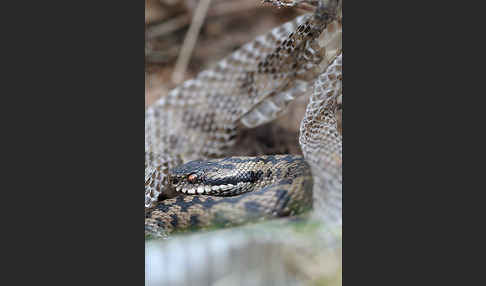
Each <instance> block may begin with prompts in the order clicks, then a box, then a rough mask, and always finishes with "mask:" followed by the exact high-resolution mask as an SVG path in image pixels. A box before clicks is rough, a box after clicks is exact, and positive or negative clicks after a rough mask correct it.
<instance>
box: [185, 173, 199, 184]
mask: <svg viewBox="0 0 486 286" xmlns="http://www.w3.org/2000/svg"><path fill="white" fill-rule="evenodd" d="M196 178H197V176H196V175H194V174H192V175H189V177H188V178H187V179H188V180H189V182H191V183H194V182H195V181H196Z"/></svg>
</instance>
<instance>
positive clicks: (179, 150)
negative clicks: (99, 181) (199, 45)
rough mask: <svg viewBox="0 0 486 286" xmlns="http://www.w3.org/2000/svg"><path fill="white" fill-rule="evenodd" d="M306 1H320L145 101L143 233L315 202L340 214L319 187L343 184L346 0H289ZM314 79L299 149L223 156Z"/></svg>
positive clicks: (243, 218) (297, 210) (277, 213)
mask: <svg viewBox="0 0 486 286" xmlns="http://www.w3.org/2000/svg"><path fill="white" fill-rule="evenodd" d="M277 2H279V3H282V1H277ZM300 2H309V3H310V4H311V5H314V6H315V11H314V13H308V14H304V15H302V16H299V17H297V18H296V19H295V20H293V21H291V22H288V23H286V24H284V25H282V26H280V27H277V28H275V29H273V30H271V31H270V32H268V33H267V34H264V35H262V36H260V37H257V38H256V39H255V40H254V41H252V42H250V43H248V44H246V45H244V46H243V47H241V48H240V49H239V50H237V51H236V52H234V53H233V54H231V55H229V56H228V57H226V58H224V59H223V60H221V61H220V62H218V63H217V65H216V66H215V67H214V68H212V69H209V70H205V71H203V72H201V73H199V74H198V75H197V76H196V77H195V78H194V79H191V80H188V81H185V82H184V83H183V84H181V85H180V86H178V87H176V88H175V89H173V90H172V91H171V92H169V94H168V95H167V96H165V97H162V98H160V99H159V100H158V101H157V102H155V103H154V104H153V105H151V106H150V107H149V108H148V109H147V110H146V112H145V236H146V238H147V237H148V238H152V237H153V238H160V237H167V236H168V235H169V234H170V233H172V232H175V231H185V230H197V229H201V228H213V227H228V226H235V225H240V224H244V223H248V222H251V221H259V220H265V219H270V218H277V217H289V216H295V215H299V214H302V213H306V212H307V211H309V210H310V209H312V208H314V209H317V211H314V213H315V214H316V213H317V215H318V216H325V217H329V218H332V217H333V219H334V220H335V221H336V220H337V221H338V223H339V220H340V215H339V210H338V211H337V212H338V213H337V214H336V213H334V214H333V213H330V212H329V211H328V210H329V209H333V208H329V204H333V203H334V204H337V205H339V203H340V202H339V196H338V199H337V200H334V201H333V198H323V196H322V191H320V190H321V189H326V188H328V189H329V188H330V189H332V190H335V189H339V188H340V182H341V164H342V163H341V159H340V155H341V138H340V134H339V133H338V132H337V129H336V120H335V111H336V108H337V105H338V104H337V97H338V96H339V94H340V93H341V83H340V82H341V81H342V75H341V70H342V69H341V63H342V48H341V33H342V32H341V31H342V15H341V14H340V13H341V12H340V11H341V10H340V5H341V3H342V1H335V0H334V1H332V0H331V1H326V0H322V1H295V3H293V4H296V3H297V4H298V3H300ZM291 4H292V3H290V4H289V3H288V2H285V5H291ZM312 86H313V87H314V95H316V94H321V95H324V97H325V98H324V99H323V98H320V99H317V98H315V99H312V98H311V100H310V103H309V105H308V107H307V111H306V116H305V118H304V119H303V120H302V122H301V136H300V138H299V142H300V145H301V148H302V153H303V156H299V155H291V154H286V155H275V154H274V155H260V156H256V157H248V156H236V157H226V156H227V155H228V154H231V150H232V149H233V148H234V147H235V145H237V143H238V140H240V139H241V134H242V130H245V129H249V128H254V127H256V126H260V125H262V124H264V123H267V122H271V121H272V120H274V119H275V118H277V117H279V116H280V115H281V114H283V113H284V112H285V111H286V109H287V107H288V105H289V104H290V103H291V102H292V101H293V100H294V99H295V98H296V97H298V96H301V95H302V94H303V93H304V92H305V91H306V90H309V89H310V88H311V87H312ZM318 89H320V92H318V91H317V90H318ZM326 90H327V91H326ZM321 97H322V96H321ZM317 101H319V103H318V104H317V103H316V102H317ZM323 143H325V144H323ZM316 189H317V190H319V192H318V194H317V195H316V194H315V193H316ZM313 190H314V191H313ZM328 193H331V194H332V193H335V192H328ZM316 197H317V198H316ZM322 204H326V206H322ZM334 209H339V206H338V207H337V208H334ZM323 213H325V214H324V215H323Z"/></svg>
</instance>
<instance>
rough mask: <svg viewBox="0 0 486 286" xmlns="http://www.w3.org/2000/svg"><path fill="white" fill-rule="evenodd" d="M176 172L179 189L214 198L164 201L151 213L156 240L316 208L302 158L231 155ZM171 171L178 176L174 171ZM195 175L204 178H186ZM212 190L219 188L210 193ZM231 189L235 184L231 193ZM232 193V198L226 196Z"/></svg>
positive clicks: (149, 225) (148, 231) (149, 230)
mask: <svg viewBox="0 0 486 286" xmlns="http://www.w3.org/2000/svg"><path fill="white" fill-rule="evenodd" d="M175 172H177V173H178V178H180V179H179V182H178V184H176V185H175V187H176V188H180V189H181V193H182V191H184V193H193V192H197V191H198V190H200V191H201V193H202V192H204V193H208V192H209V194H211V195H187V196H186V195H183V194H182V195H179V196H177V197H176V198H173V199H168V200H164V201H162V202H160V203H159V204H158V205H157V206H156V207H154V208H153V209H151V210H150V211H149V212H147V213H148V217H147V218H146V223H145V227H146V234H150V235H153V236H157V235H158V234H161V233H162V234H168V233H170V232H172V231H173V230H174V229H177V230H185V229H193V230H194V229H197V228H203V227H215V226H218V227H227V226H230V225H232V226H234V225H238V224H242V223H245V222H250V221H256V220H260V219H264V218H272V217H282V216H292V215H295V214H300V213H302V212H304V211H306V210H309V209H310V208H311V207H312V177H311V174H310V168H309V166H308V165H307V163H306V162H305V161H304V158H303V157H302V156H295V155H280V156H260V157H231V158H225V159H215V160H209V161H198V162H189V163H188V164H185V165H183V166H181V167H179V168H177V169H176V170H175ZM171 173H172V176H175V175H174V174H173V173H174V171H172V172H171ZM194 174H197V175H198V176H200V177H201V179H200V182H197V183H194V184H193V183H190V182H188V179H187V178H188V177H189V176H195V175H194ZM203 176H204V177H203ZM211 186H213V189H216V190H211V188H210V187H211ZM220 186H223V188H224V189H225V191H224V192H223V191H222V190H220ZM228 186H234V187H233V188H232V189H233V190H232V189H228ZM206 190H208V191H206ZM221 192H223V193H221ZM228 193H230V194H234V195H233V196H228ZM215 195H219V196H217V197H215ZM222 195H224V196H222Z"/></svg>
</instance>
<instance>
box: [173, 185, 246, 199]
mask: <svg viewBox="0 0 486 286" xmlns="http://www.w3.org/2000/svg"><path fill="white" fill-rule="evenodd" d="M251 187H252V184H251V183H249V182H238V183H237V184H221V185H198V186H194V185H182V186H176V187H175V190H176V192H178V193H183V194H187V195H196V194H198V195H213V196H218V195H219V196H230V195H238V194H241V193H244V192H247V191H248V190H249V189H251Z"/></svg>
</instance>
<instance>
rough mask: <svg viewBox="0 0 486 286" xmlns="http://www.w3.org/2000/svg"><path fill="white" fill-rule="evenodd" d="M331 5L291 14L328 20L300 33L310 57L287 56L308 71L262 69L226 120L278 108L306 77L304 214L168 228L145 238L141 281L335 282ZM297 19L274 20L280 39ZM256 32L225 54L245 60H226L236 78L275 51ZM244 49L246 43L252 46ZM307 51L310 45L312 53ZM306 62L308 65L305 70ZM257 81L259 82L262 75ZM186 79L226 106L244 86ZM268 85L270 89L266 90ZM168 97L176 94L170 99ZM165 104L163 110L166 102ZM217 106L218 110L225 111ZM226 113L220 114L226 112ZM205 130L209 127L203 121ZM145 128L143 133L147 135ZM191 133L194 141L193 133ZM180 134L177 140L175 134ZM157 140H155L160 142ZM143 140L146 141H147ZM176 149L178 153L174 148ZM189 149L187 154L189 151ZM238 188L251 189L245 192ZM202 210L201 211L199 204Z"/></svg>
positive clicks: (263, 117)
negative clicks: (308, 180)
mask: <svg viewBox="0 0 486 286" xmlns="http://www.w3.org/2000/svg"><path fill="white" fill-rule="evenodd" d="M271 2H280V3H282V5H283V4H286V5H288V4H289V3H290V4H292V3H294V4H298V3H303V2H306V3H315V2H318V1H317V0H316V1H305V0H300V1H299V0H288V1H278V0H275V1H273V0H272V1H271ZM339 2H342V1H339ZM337 4H339V5H337ZM283 6H285V5H283ZM332 7H340V3H337V1H332V0H329V1H325V0H322V1H319V3H318V9H316V11H315V14H313V16H309V15H307V16H305V17H301V18H300V20H299V19H297V20H296V22H298V23H302V21H303V19H304V18H305V19H309V18H308V17H314V18H315V19H324V18H326V17H330V18H331V19H330V20H331V22H330V23H328V24H325V25H324V26H325V28H324V29H323V31H322V32H321V33H320V35H319V37H317V38H312V37H309V36H308V35H307V36H306V37H307V38H306V39H305V40H304V42H307V43H309V44H305V45H306V46H307V47H311V46H313V45H314V46H316V47H318V49H310V48H308V49H304V50H306V51H309V53H308V55H315V61H313V60H311V59H312V58H313V57H310V56H309V57H303V56H302V55H303V54H305V52H304V53H300V55H301V56H300V57H299V56H297V55H296V54H294V56H293V58H294V59H295V58H300V60H299V62H298V64H299V66H301V67H306V68H307V72H305V73H303V74H301V75H307V76H308V78H306V77H305V76H303V77H300V78H299V77H298V76H297V74H296V73H290V74H288V75H287V76H289V77H290V79H289V81H288V82H287V84H288V85H281V83H282V82H283V81H279V80H278V79H279V77H278V76H277V77H276V79H277V81H276V83H275V85H274V81H273V79H272V77H271V75H272V72H271V71H270V74H268V75H266V76H269V77H268V78H267V79H268V80H269V82H267V83H266V88H264V89H260V88H258V87H255V90H266V91H267V93H266V95H262V94H259V95H258V96H259V97H261V98H263V100H262V101H260V102H258V103H256V104H255V105H251V104H250V108H249V110H248V111H247V112H246V113H245V115H243V116H240V115H241V114H240V115H238V114H237V116H235V117H237V118H240V119H236V121H234V122H237V123H238V124H240V125H241V126H247V127H251V126H256V125H258V124H259V123H261V122H266V121H268V120H271V119H272V118H273V117H274V116H276V115H278V114H279V113H280V112H281V111H282V110H283V109H284V107H285V104H286V103H288V102H289V101H291V100H292V99H293V98H294V97H296V96H298V95H300V94H301V93H303V92H304V91H305V90H306V89H307V87H308V86H309V85H312V84H313V86H314V88H313V91H312V96H311V98H310V102H309V105H308V106H307V110H306V114H305V116H304V119H303V120H302V122H301V129H300V137H299V142H300V145H301V148H302V152H303V154H304V158H305V161H306V162H308V164H309V166H310V169H311V173H312V177H313V182H314V187H313V192H312V193H313V211H312V216H310V217H307V218H305V219H303V220H299V221H295V220H293V219H287V218H280V219H278V220H271V221H269V222H259V223H256V224H252V225H250V226H240V227H234V228H227V229H223V230H216V231H213V232H206V233H205V232H199V233H193V234H191V235H179V236H178V235H175V236H171V237H170V238H169V239H168V240H164V241H159V240H150V241H147V243H146V285H341V281H340V279H339V276H340V274H339V273H340V271H341V270H340V266H339V265H340V264H341V261H340V237H341V230H340V229H341V225H342V219H341V195H342V137H341V134H340V133H339V132H338V130H337V124H336V112H337V111H338V108H339V106H342V105H341V102H342V56H343V54H342V50H341V45H340V42H341V23H342V16H341V11H340V9H337V10H335V11H334V10H332V9H331V8H332ZM326 9H331V12H330V13H327V14H326V12H325V11H326ZM333 11H334V12H333ZM333 15H335V16H333ZM319 21H320V20H319ZM285 27H289V29H288V30H287V28H285ZM297 27H298V25H297V26H296V25H294V24H292V25H287V26H285V25H284V26H283V28H282V27H280V28H277V29H275V30H274V31H278V30H279V29H283V30H284V32H282V34H281V37H282V38H280V40H281V41H282V40H283V39H285V38H286V37H288V36H290V33H291V32H295V31H296V30H297V29H299V28H297ZM272 33H273V32H272ZM286 33H287V34H286ZM294 34H295V33H294ZM260 39H261V40H262V41H263V42H264V44H267V43H268V46H270V49H269V50H259V51H256V52H255V53H254V54H253V55H252V56H251V57H250V58H253V61H251V60H247V59H245V58H242V57H241V56H242V55H244V54H245V53H242V52H241V50H240V51H238V52H236V54H234V55H231V56H230V57H229V58H231V57H237V58H240V59H242V61H241V62H243V63H248V65H246V66H244V67H241V65H236V66H235V65H233V63H230V64H229V65H230V66H231V68H236V67H238V68H239V69H238V70H235V71H234V73H233V75H231V76H236V78H244V77H245V75H246V72H247V71H248V70H249V71H254V70H256V68H255V62H261V60H262V59H265V58H266V57H267V56H268V55H269V54H270V53H271V52H272V51H275V49H276V45H275V41H273V42H272V40H271V37H269V38H265V37H261V38H260ZM313 43H314V44H313ZM253 45H254V43H250V44H249V45H247V46H246V47H247V48H248V47H253ZM243 50H244V48H243ZM250 50H253V48H251V49H250ZM297 50H298V49H297ZM311 51H316V53H312V52H311ZM255 55H257V56H258V59H256V56H255ZM277 62H278V60H277ZM280 64H281V65H285V63H283V62H280V63H278V64H277V66H280ZM224 65H228V62H227V61H226V62H225V64H224ZM256 66H258V64H256ZM296 70H297V69H296ZM312 70H314V71H315V73H314V72H311V71H312ZM260 76H262V75H260V74H257V75H256V77H257V78H259V77H260ZM317 77H318V78H317ZM302 78H303V79H302ZM299 80H302V82H303V85H300V84H299ZM259 82H260V83H265V82H264V81H259ZM192 84H197V85H198V88H200V90H203V91H204V93H201V94H202V97H201V100H202V101H206V100H209V99H210V98H211V95H210V94H213V93H221V94H223V93H224V94H225V95H226V96H227V97H228V102H229V105H228V106H233V105H232V104H234V102H233V99H232V96H233V95H234V96H236V97H239V96H242V98H241V100H242V102H243V103H242V105H244V104H245V103H247V101H246V100H247V98H246V97H245V93H244V92H241V91H240V90H239V87H238V86H240V85H238V84H235V82H228V83H226V84H228V86H222V85H220V84H218V83H217V82H215V81H213V84H214V85H213V86H212V88H211V89H209V90H207V89H206V88H205V87H206V86H207V84H208V83H207V82H206V81H205V80H204V77H199V76H198V77H197V78H196V79H195V82H193V83H191V84H190V85H192ZM226 87H228V89H226ZM279 88H282V89H279ZM272 90H273V91H275V92H272ZM180 92H181V89H179V90H178V91H177V93H180ZM226 92H228V93H226ZM182 93H184V94H185V95H186V96H188V98H190V97H191V96H190V94H187V93H186V92H182ZM165 102H167V101H165ZM175 102H178V101H177V99H176V100H175ZM179 103H180V106H179V107H175V108H176V109H177V108H182V107H181V106H184V105H185V104H186V103H184V101H179ZM280 103H283V104H280ZM164 104H166V103H164ZM164 104H162V106H164ZM225 104H226V103H225ZM156 106H161V105H156ZM279 108H281V109H279ZM230 109H231V108H230ZM166 110H170V108H167V109H166ZM191 110H192V109H191V108H189V109H187V110H186V111H187V112H189V111H191ZM152 112H154V111H152ZM198 112H202V110H201V109H199V110H198ZM222 112H223V113H225V112H226V111H222ZM158 114H159V116H160V117H163V116H167V113H164V112H159V113H158ZM235 114H236V113H235ZM230 117H231V116H230V115H228V117H227V118H230ZM149 118H150V117H149ZM166 118H170V117H166ZM202 118H204V117H202ZM245 118H246V119H245ZM231 122H232V121H231V120H230V123H231ZM245 122H246V123H245ZM159 123H160V122H159ZM151 124H155V125H156V124H157V123H154V122H150V121H149V123H148V125H149V126H148V127H147V125H146V131H147V128H148V129H149V130H151V132H152V131H154V130H159V131H157V132H159V134H165V135H167V134H169V135H170V134H171V133H170V132H168V133H164V132H167V131H163V130H161V129H157V128H155V129H154V128H153V127H154V126H153V125H152V126H150V125H151ZM164 124H165V125H166V127H167V128H168V129H171V128H172V127H173V126H174V125H177V124H179V122H174V123H172V122H170V123H169V122H168V121H166V122H165V123H164ZM208 124H209V125H210V126H213V125H211V124H212V123H211V122H210V121H208ZM230 125H231V124H230ZM160 126H162V124H160ZM182 126H183V129H182V130H179V131H178V132H180V133H184V132H186V131H188V130H189V129H185V128H187V126H185V125H182ZM239 128H241V127H236V128H235V129H234V130H235V134H237V133H238V131H239V130H240V129H239ZM209 130H213V129H212V128H209ZM209 132H210V133H211V132H213V131H209ZM155 133H156V132H155ZM155 133H154V134H155ZM175 133H177V132H175ZM175 133H172V134H175ZM213 134H214V133H213ZM146 136H147V134H146ZM150 136H151V135H149V138H151V137H150ZM146 138H147V137H146ZM164 138H167V137H164ZM207 138H208V137H205V136H202V137H199V139H200V140H203V142H205V141H204V140H206V139H207ZM219 138H220V139H223V140H220V141H221V144H220V145H219V146H217V147H215V148H214V149H213V150H219V151H220V152H221V153H222V154H224V152H225V151H223V150H224V148H220V147H227V148H231V145H232V144H227V143H228V141H225V140H224V138H223V137H219ZM195 140H196V141H197V140H198V139H195ZM164 142H165V143H164V144H167V143H170V142H171V141H170V140H167V141H164ZM181 142H185V141H184V140H182V141H181ZM218 142H219V141H218ZM146 144H147V141H146ZM164 144H160V145H157V146H158V147H160V146H168V145H164ZM201 144H202V145H194V146H203V145H204V143H201ZM148 145H151V143H149V144H148ZM211 146H213V145H211ZM146 147H147V146H146ZM152 147H153V146H152ZM191 148H193V147H192V146H182V147H181V148H179V147H178V148H176V149H175V150H176V151H180V150H189V149H191ZM193 149H194V150H203V149H204V148H202V149H201V148H199V147H197V148H193ZM152 150H153V149H152ZM207 150H209V149H207ZM182 153H184V152H182ZM178 154H181V152H179V153H178ZM191 155H192V154H188V156H189V157H190V156H191ZM195 155H196V157H201V158H202V157H204V156H200V155H201V153H197V154H195ZM187 160H188V159H185V160H184V161H186V162H187ZM146 172H147V171H146ZM189 176H190V175H189ZM146 177H147V175H146ZM245 194H251V192H249V193H245ZM216 199H218V197H216ZM221 199H224V198H221ZM169 201H170V200H169ZM164 202H166V201H163V202H159V203H156V204H163V203H164ZM172 202H173V203H172V204H170V205H172V206H175V205H176V203H175V202H174V201H172ZM191 205H192V204H191ZM202 211H203V212H205V211H206V210H202ZM179 214H181V212H178V213H176V215H179ZM189 221H190V218H189ZM336 276H337V278H336Z"/></svg>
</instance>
